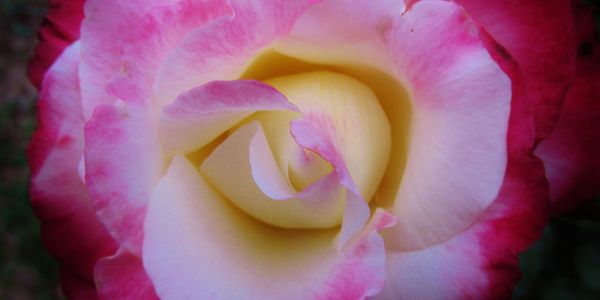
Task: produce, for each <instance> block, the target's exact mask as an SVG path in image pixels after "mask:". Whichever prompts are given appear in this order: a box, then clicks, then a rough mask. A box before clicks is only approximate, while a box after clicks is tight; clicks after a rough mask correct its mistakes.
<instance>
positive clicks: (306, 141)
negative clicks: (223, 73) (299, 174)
mask: <svg viewBox="0 0 600 300" xmlns="http://www.w3.org/2000/svg"><path fill="white" fill-rule="evenodd" d="M290 128H291V134H292V136H293V137H294V139H295V140H296V142H297V143H298V144H299V145H301V146H302V147H304V148H306V149H309V150H311V151H314V152H315V153H317V154H319V155H320V156H321V157H323V158H324V159H325V160H327V161H328V162H329V163H330V164H331V165H332V166H333V172H332V175H334V176H335V178H336V180H337V181H338V182H339V184H340V185H341V186H343V187H344V188H345V189H346V197H345V203H344V216H343V219H342V220H343V221H342V228H341V230H340V233H339V235H338V237H337V239H338V241H337V247H344V245H346V243H347V242H348V241H349V240H350V238H351V237H352V236H354V235H355V234H356V233H357V232H358V231H359V230H360V228H362V227H363V226H364V224H365V223H366V222H367V220H368V219H369V215H370V210H369V206H368V205H367V202H366V201H365V199H364V198H363V197H362V195H361V193H360V191H359V190H358V187H357V186H356V184H355V183H354V180H353V179H352V176H351V175H350V173H349V171H348V168H347V165H346V162H345V159H344V157H343V155H342V153H341V151H340V149H339V146H338V145H337V144H336V142H335V141H336V140H338V139H336V131H335V129H334V127H333V126H332V123H331V122H330V119H329V118H327V117H326V116H322V115H316V114H309V115H305V116H304V117H303V118H301V119H299V120H295V121H293V122H292V124H291V125H290Z"/></svg>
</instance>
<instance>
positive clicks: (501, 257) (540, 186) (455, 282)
mask: <svg viewBox="0 0 600 300" xmlns="http://www.w3.org/2000/svg"><path fill="white" fill-rule="evenodd" d="M488 38H489V37H486V36H484V40H485V42H486V45H487V46H488V49H489V50H490V51H491V52H492V54H493V55H494V58H495V59H496V60H497V61H498V63H499V64H500V65H501V66H502V68H503V70H504V71H505V72H507V74H509V75H510V76H511V79H512V80H513V83H512V90H513V98H512V104H511V117H510V125H509V135H508V145H509V148H508V155H509V161H508V167H507V171H506V175H505V177H504V182H503V185H502V188H501V190H500V192H499V194H498V197H497V198H496V199H495V200H494V202H493V204H492V205H491V206H490V207H489V208H488V209H487V210H486V211H485V213H484V214H483V215H482V216H481V217H480V218H479V219H478V220H477V222H476V223H475V224H474V225H473V226H471V227H469V228H468V229H467V230H465V231H463V232H461V233H460V234H458V235H456V236H454V237H453V238H452V239H450V240H448V241H445V242H443V243H440V244H437V245H435V246H431V247H428V248H425V249H422V250H418V251H412V252H398V251H393V250H389V251H388V278H387V279H386V283H385V287H384V290H383V291H382V293H381V294H380V295H378V297H377V298H378V299H395V300H397V299H400V300H401V299H424V300H427V299H456V300H458V299H460V300H462V299H508V298H510V295H511V293H512V289H513V287H514V285H515V284H516V283H517V281H518V279H519V268H518V260H517V255H518V254H519V253H520V252H522V251H523V250H524V249H526V247H528V246H529V245H531V244H532V243H533V242H534V241H535V240H536V239H537V238H538V237H539V235H540V234H541V231H542V229H543V226H544V225H545V223H546V220H547V219H546V218H547V215H548V202H547V199H548V198H547V197H548V185H547V182H546V181H545V179H544V177H543V172H544V170H543V165H542V163H541V161H540V160H539V159H537V158H535V157H534V156H533V155H532V150H533V147H534V139H535V130H534V126H533V122H532V117H531V114H530V110H531V107H530V104H531V102H530V101H529V100H528V98H527V97H528V94H527V89H526V87H525V86H526V85H525V84H524V81H523V78H522V74H521V73H520V70H519V69H518V67H517V65H516V63H514V61H511V60H510V59H509V58H507V57H505V56H503V53H502V51H498V50H497V49H498V48H497V47H498V45H497V44H495V43H494V42H493V41H492V40H489V39H488Z"/></svg>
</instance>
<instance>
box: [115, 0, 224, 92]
mask: <svg viewBox="0 0 600 300" xmlns="http://www.w3.org/2000/svg"><path fill="white" fill-rule="evenodd" d="M231 15H232V11H231V8H230V7H229V4H228V2H227V1H223V0H210V1H196V0H182V1H179V2H178V3H175V4H173V5H167V6H157V7H154V8H152V9H151V10H150V11H149V12H148V13H147V14H146V15H144V16H143V17H142V18H141V20H139V22H138V23H137V24H136V26H135V28H134V29H133V30H132V31H131V32H129V35H128V36H127V38H125V40H124V41H123V46H122V52H123V54H122V57H121V63H120V68H119V69H120V71H119V73H118V74H116V76H115V77H114V78H113V79H112V80H111V83H110V85H109V87H108V89H109V93H110V94H111V95H113V96H115V97H116V98H120V99H123V100H125V101H150V100H151V95H152V88H151V87H152V86H153V85H154V80H155V77H156V72H157V70H158V68H159V66H160V65H161V64H162V63H163V61H164V59H165V57H166V56H167V55H168V54H169V53H170V52H171V51H172V50H173V49H174V48H175V46H176V45H177V44H178V43H180V42H181V40H182V39H183V38H184V37H185V36H186V35H187V34H189V33H190V32H192V31H193V30H194V29H196V28H200V27H202V26H205V25H206V24H209V23H210V22H211V21H212V20H214V19H218V18H219V17H225V16H229V17H231ZM170 100H173V99H170Z"/></svg>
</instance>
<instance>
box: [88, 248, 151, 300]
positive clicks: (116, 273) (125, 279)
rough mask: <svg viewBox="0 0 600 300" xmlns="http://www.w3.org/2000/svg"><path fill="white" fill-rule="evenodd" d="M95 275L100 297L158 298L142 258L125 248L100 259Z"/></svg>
mask: <svg viewBox="0 0 600 300" xmlns="http://www.w3.org/2000/svg"><path fill="white" fill-rule="evenodd" d="M95 277H96V285H97V286H98V296H99V298H100V299H106V300H113V299H114V300H125V299H131V300H137V299H144V300H154V299H157V300H158V297H157V296H156V293H155V292H154V287H152V283H151V282H150V280H149V279H148V276H147V275H146V271H145V270H144V267H143V266H142V260H141V259H140V258H139V257H136V256H133V255H131V254H129V253H127V252H126V251H124V250H123V249H119V251H118V252H117V253H116V254H115V255H113V256H110V257H106V258H103V259H101V260H100V261H98V264H97V265H96V270H95Z"/></svg>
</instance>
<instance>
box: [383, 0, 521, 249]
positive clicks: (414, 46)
mask: <svg viewBox="0 0 600 300" xmlns="http://www.w3.org/2000/svg"><path fill="white" fill-rule="evenodd" d="M387 41H388V43H389V44H388V46H389V49H390V51H391V53H392V54H394V55H393V56H394V57H395V58H396V60H395V65H394V68H395V73H396V74H397V78H401V79H402V82H403V84H404V85H405V87H406V88H407V89H408V90H409V91H410V94H411V98H412V102H413V112H412V123H411V128H410V136H411V139H410V142H409V146H408V160H407V163H406V167H405V170H404V174H403V178H402V182H401V184H400V187H399V191H398V194H397V196H396V201H395V203H394V206H393V213H394V214H395V215H396V216H397V217H398V225H397V226H395V227H394V228H393V230H391V231H393V234H392V233H390V235H389V236H387V237H388V238H389V241H390V243H392V244H393V246H394V247H395V248H396V249H402V250H409V249H410V250H415V249H419V248H423V247H426V246H430V245H432V244H435V243H439V242H443V241H445V240H447V239H449V238H451V237H452V236H454V235H456V234H457V233H459V232H461V231H462V230H465V229H466V228H467V227H469V226H470V225H472V224H473V223H474V222H475V221H476V219H477V218H479V217H480V216H481V214H482V213H483V212H484V211H485V210H486V209H487V208H488V206H489V205H490V204H491V203H492V202H493V201H494V199H496V196H497V195H498V192H499V190H500V187H501V185H502V181H503V178H504V173H505V171H506V163H507V142H506V136H507V130H508V119H509V113H510V100H511V86H510V84H511V82H510V79H509V78H508V76H507V75H506V74H505V73H504V72H503V71H502V70H501V69H500V67H499V66H498V65H497V63H496V62H495V61H494V60H493V59H492V57H491V56H490V54H489V53H488V51H487V50H486V48H485V47H484V44H483V43H482V42H481V40H480V37H479V33H478V30H477V28H476V26H475V24H474V22H473V21H472V20H470V19H469V18H468V16H467V15H466V13H465V11H464V10H462V9H461V8H460V7H458V6H457V5H456V4H454V3H451V2H445V1H424V2H417V3H415V4H414V5H413V7H412V8H411V9H410V10H408V11H407V12H406V13H405V14H404V15H402V17H400V18H398V19H397V20H396V22H395V23H394V24H393V25H392V27H391V28H390V30H389V31H388V34H387ZM392 155H394V154H392ZM392 236H393V237H392Z"/></svg>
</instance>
